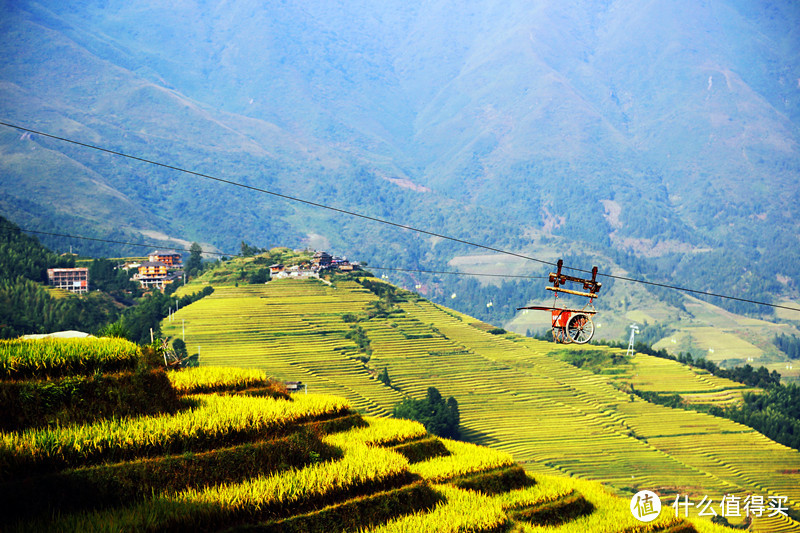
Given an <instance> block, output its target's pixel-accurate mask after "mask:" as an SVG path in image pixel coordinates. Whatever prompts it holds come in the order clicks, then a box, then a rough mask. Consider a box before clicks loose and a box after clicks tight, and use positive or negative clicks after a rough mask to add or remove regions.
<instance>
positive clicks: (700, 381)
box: [613, 353, 758, 407]
mask: <svg viewBox="0 0 800 533" xmlns="http://www.w3.org/2000/svg"><path fill="white" fill-rule="evenodd" d="M631 362H632V365H633V368H632V369H631V370H630V371H628V372H626V373H623V374H615V375H614V376H613V379H614V380H615V381H618V382H625V383H630V384H632V385H633V386H634V387H636V388H637V389H638V390H643V391H651V392H657V393H661V394H675V393H677V394H680V395H681V397H682V398H683V399H684V400H685V401H687V402H689V403H702V404H711V405H717V406H720V407H724V406H725V405H728V404H732V403H737V402H740V401H741V400H742V394H743V393H745V392H748V391H755V390H758V389H754V388H752V387H748V386H747V385H743V384H741V383H737V382H735V381H731V380H729V379H725V378H720V377H717V376H715V375H713V374H711V373H710V372H708V371H707V370H702V369H698V368H692V367H689V366H686V365H682V364H680V363H678V362H677V361H671V360H669V359H662V358H660V357H654V356H652V355H646V354H641V353H637V354H635V355H634V357H633V359H632V361H631Z"/></svg>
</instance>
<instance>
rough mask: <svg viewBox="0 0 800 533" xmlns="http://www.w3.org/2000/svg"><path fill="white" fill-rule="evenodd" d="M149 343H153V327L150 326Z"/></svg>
mask: <svg viewBox="0 0 800 533" xmlns="http://www.w3.org/2000/svg"><path fill="white" fill-rule="evenodd" d="M150 344H153V328H150Z"/></svg>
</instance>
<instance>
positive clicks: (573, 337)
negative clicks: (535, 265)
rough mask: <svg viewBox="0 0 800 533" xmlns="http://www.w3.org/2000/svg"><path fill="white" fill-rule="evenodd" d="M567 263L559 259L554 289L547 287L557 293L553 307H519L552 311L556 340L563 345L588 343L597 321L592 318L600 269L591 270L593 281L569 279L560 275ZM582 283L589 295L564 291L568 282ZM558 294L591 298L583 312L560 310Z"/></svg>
mask: <svg viewBox="0 0 800 533" xmlns="http://www.w3.org/2000/svg"><path fill="white" fill-rule="evenodd" d="M563 264H564V261H562V260H561V259H559V260H558V263H557V265H558V272H555V273H553V272H551V273H550V282H551V283H553V286H552V287H546V288H547V290H549V291H553V292H554V293H555V299H554V301H553V305H552V306H550V307H544V306H538V305H536V306H532V307H519V308H517V310H521V309H536V310H538V311H550V312H551V313H552V327H553V340H554V341H555V342H559V343H562V344H569V343H572V342H574V343H575V344H586V343H587V342H589V341H590V340H592V337H593V336H594V322H592V318H591V315H594V314H595V313H596V312H597V311H595V310H594V305H592V302H593V300H594V299H595V298H597V293H598V292H599V291H600V287H601V285H602V284H601V283H600V282H598V281H597V267H594V268H592V279H583V278H576V277H574V276H567V275H566V274H562V273H561V267H562V265H563ZM568 281H570V282H573V283H580V284H582V285H583V290H584V291H588V292H581V291H576V290H572V289H565V288H563V287H561V285H564V284H565V283H566V282H568ZM559 293H566V294H574V295H576V296H585V297H587V298H589V303H587V304H586V305H585V306H584V307H583V309H567V308H565V307H558V306H556V303H557V302H558V295H559Z"/></svg>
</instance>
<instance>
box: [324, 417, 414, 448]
mask: <svg viewBox="0 0 800 533" xmlns="http://www.w3.org/2000/svg"><path fill="white" fill-rule="evenodd" d="M364 421H365V422H367V423H368V424H369V425H368V426H367V427H363V428H354V429H351V430H349V431H346V432H344V433H338V434H336V435H331V436H329V437H327V439H328V440H329V441H330V443H331V444H333V445H334V446H343V445H345V444H347V443H348V442H352V441H355V442H363V443H364V444H372V445H376V446H387V445H392V444H398V443H401V442H405V441H407V440H412V439H416V438H419V437H424V436H425V435H427V434H428V432H427V431H426V430H425V426H423V425H422V424H420V423H419V422H414V421H411V420H399V419H396V418H380V417H375V416H365V417H364Z"/></svg>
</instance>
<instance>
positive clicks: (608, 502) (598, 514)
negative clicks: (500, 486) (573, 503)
mask: <svg viewBox="0 0 800 533" xmlns="http://www.w3.org/2000/svg"><path fill="white" fill-rule="evenodd" d="M536 480H537V482H538V483H541V484H544V485H551V484H556V485H559V484H560V485H563V484H564V483H565V482H569V483H570V484H571V485H572V488H573V489H575V490H577V491H578V492H580V493H581V495H583V497H584V498H586V500H588V501H589V502H590V503H591V504H592V505H594V507H595V509H594V511H592V512H591V514H588V515H585V516H580V517H577V518H575V519H573V520H570V521H569V522H567V523H564V524H561V525H560V526H558V531H560V532H564V533H572V532H574V533H578V532H580V533H584V532H586V531H592V532H598V533H612V532H613V533H616V532H618V531H631V532H642V533H644V532H646V531H656V530H662V529H668V527H669V526H671V525H674V524H677V523H679V522H680V521H681V519H680V518H675V516H674V510H673V509H671V508H670V507H669V505H664V506H662V507H661V514H660V515H659V517H658V518H656V519H655V520H653V521H652V522H648V523H642V522H639V521H638V520H637V519H636V518H635V517H634V516H633V514H632V513H631V511H630V499H627V498H620V497H618V496H615V495H613V494H611V493H610V492H608V490H606V489H605V488H604V487H603V486H602V485H601V484H600V483H597V482H595V481H586V480H582V479H577V478H569V479H566V478H559V477H557V476H548V475H537V476H536ZM501 497H502V496H501ZM519 530H520V531H524V532H545V531H552V530H553V527H552V526H535V525H531V524H528V523H525V522H520V527H519Z"/></svg>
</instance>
